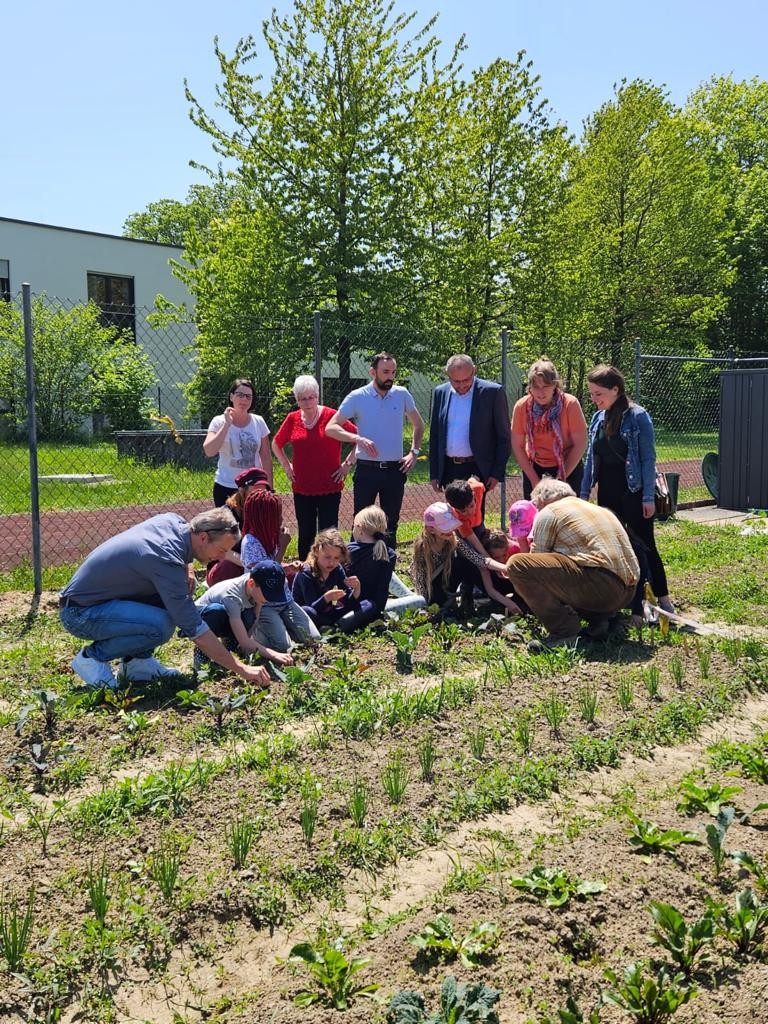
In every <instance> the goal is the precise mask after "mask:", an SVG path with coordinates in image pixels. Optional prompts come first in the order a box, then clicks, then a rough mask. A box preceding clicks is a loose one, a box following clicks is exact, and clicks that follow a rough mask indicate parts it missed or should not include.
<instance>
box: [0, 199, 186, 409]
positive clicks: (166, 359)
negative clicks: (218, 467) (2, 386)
mask: <svg viewBox="0 0 768 1024" xmlns="http://www.w3.org/2000/svg"><path fill="white" fill-rule="evenodd" d="M171 260H181V249H180V248H179V247H178V246H175V245H164V244H162V243H159V242H144V241H140V240H139V239H135V238H123V237H122V236H120V235H106V234H100V233H99V232H96V231H80V230H78V229H76V228H62V227H57V226H55V225H52V224H35V223H33V222H31V221H24V220H13V219H11V218H8V217H0V298H3V297H9V298H11V299H15V298H16V297H17V296H18V295H20V293H21V286H22V284H23V283H28V284H29V285H30V288H31V290H32V294H33V295H43V294H44V295H45V296H46V297H47V299H48V300H49V301H50V302H51V304H57V305H62V306H71V305H74V304H77V303H85V302H87V301H89V300H92V301H93V302H96V303H97V305H99V306H101V308H102V309H103V310H104V318H105V320H107V321H109V322H112V323H115V324H116V325H118V326H120V327H125V328H130V329H131V330H132V331H133V333H134V336H135V337H136V340H137V342H138V343H139V344H140V345H141V346H142V347H143V348H144V349H145V351H146V352H147V354H148V355H149V357H150V359H151V360H152V362H153V364H154V367H155V371H156V373H157V378H158V386H157V393H156V394H155V393H153V395H152V398H153V404H155V405H156V406H158V407H159V409H160V411H161V412H162V413H164V414H167V415H170V416H172V417H173V418H174V419H177V420H178V419H181V418H183V416H184V415H185V411H186V400H185V398H184V396H183V393H182V392H181V390H180V385H183V384H184V383H186V382H187V381H188V380H189V378H190V376H191V374H192V363H191V360H190V355H189V354H188V353H186V352H185V351H183V350H184V348H185V347H186V346H189V345H190V344H191V343H192V341H193V340H194V330H193V328H192V325H191V324H189V325H187V324H181V325H175V324H174V325H171V326H169V327H165V328H156V327H152V326H151V323H150V322H149V321H148V319H147V317H148V315H149V314H150V313H152V311H153V308H154V305H155V298H156V297H157V296H158V295H163V296H164V297H165V298H166V299H168V300H169V301H170V302H172V303H176V304H181V305H185V306H186V307H187V308H188V309H191V308H192V305H193V303H192V300H191V297H190V295H189V292H188V291H187V289H186V287H185V286H184V284H183V283H182V282H181V281H180V280H179V279H178V278H177V277H175V276H174V274H173V273H172V271H171V266H170V261H171Z"/></svg>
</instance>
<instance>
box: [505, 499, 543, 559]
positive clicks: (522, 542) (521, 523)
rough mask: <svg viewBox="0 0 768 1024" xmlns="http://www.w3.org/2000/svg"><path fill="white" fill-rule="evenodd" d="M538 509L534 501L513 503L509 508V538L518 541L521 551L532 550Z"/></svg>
mask: <svg viewBox="0 0 768 1024" xmlns="http://www.w3.org/2000/svg"><path fill="white" fill-rule="evenodd" d="M537 512H538V509H537V508H536V506H535V505H534V504H533V502H532V501H513V502H512V504H511V505H510V506H509V536H510V537H511V538H512V540H514V541H517V543H518V545H519V547H518V550H519V551H523V552H528V551H530V550H531V539H530V538H531V532H532V530H533V521H534V519H535V518H536V513H537Z"/></svg>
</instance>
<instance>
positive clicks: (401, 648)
mask: <svg viewBox="0 0 768 1024" xmlns="http://www.w3.org/2000/svg"><path fill="white" fill-rule="evenodd" d="M430 628H431V626H430V624H429V623H428V622H425V623H424V624H423V625H421V626H415V627H414V628H413V630H412V631H411V632H410V633H401V632H400V631H399V630H396V629H393V630H392V631H391V633H390V634H389V635H390V636H391V637H392V641H393V643H394V645H395V647H396V648H397V650H396V652H395V664H396V666H397V670H398V672H412V671H413V652H414V651H415V650H416V646H417V644H418V642H419V640H421V638H422V637H423V636H424V635H425V633H428V632H429V630H430Z"/></svg>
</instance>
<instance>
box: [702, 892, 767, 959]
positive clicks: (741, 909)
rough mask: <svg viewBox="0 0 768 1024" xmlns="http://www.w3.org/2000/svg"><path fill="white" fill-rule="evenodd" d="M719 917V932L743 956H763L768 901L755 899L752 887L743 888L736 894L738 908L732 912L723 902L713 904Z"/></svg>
mask: <svg viewBox="0 0 768 1024" xmlns="http://www.w3.org/2000/svg"><path fill="white" fill-rule="evenodd" d="M711 906H712V910H713V912H714V914H715V916H716V918H717V925H718V932H719V933H720V935H722V936H723V937H724V938H726V939H727V940H728V941H729V942H731V943H732V944H733V945H734V946H735V947H736V952H737V953H739V954H740V955H741V956H758V957H759V956H761V955H762V952H763V941H764V939H765V932H766V928H767V927H768V903H760V902H758V900H756V899H755V894H754V893H753V892H752V890H751V889H743V890H742V891H741V892H740V893H738V894H737V896H736V910H735V912H733V913H731V911H729V910H727V909H726V907H725V906H724V905H722V904H712V905H711Z"/></svg>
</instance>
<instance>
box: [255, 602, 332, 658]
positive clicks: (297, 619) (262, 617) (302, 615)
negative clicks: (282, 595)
mask: <svg viewBox="0 0 768 1024" xmlns="http://www.w3.org/2000/svg"><path fill="white" fill-rule="evenodd" d="M253 638H254V640H258V642H259V643H260V644H264V646H265V647H271V648H272V650H273V651H280V652H281V653H283V654H284V653H285V652H286V651H287V650H288V649H289V648H290V646H291V640H295V641H296V643H299V644H310V643H315V641H317V640H319V639H320V631H319V630H318V628H317V626H316V625H315V624H314V622H312V620H311V619H310V617H309V616H308V615H307V613H306V612H305V611H304V609H303V608H302V607H301V605H299V604H297V603H296V602H295V601H287V602H286V603H285V604H263V605H262V606H261V611H260V612H259V618H258V620H257V621H256V625H255V626H254V629H253Z"/></svg>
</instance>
